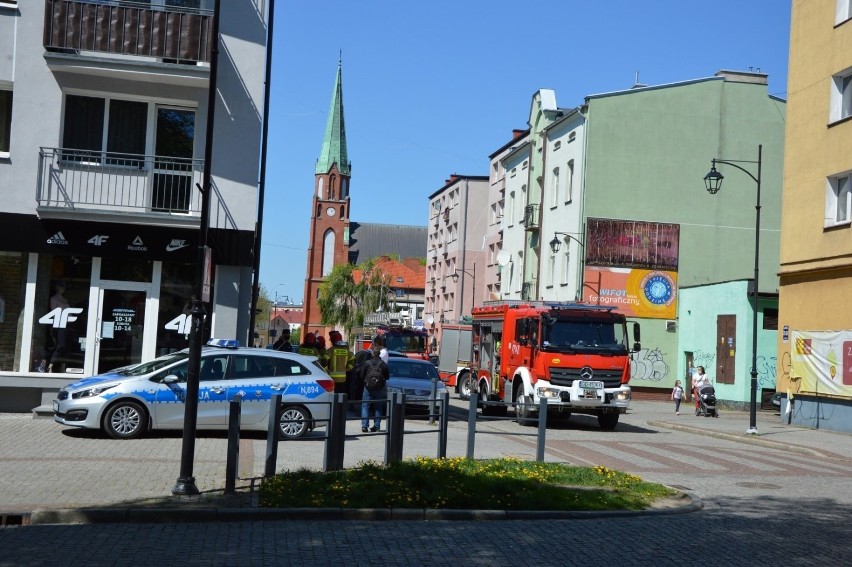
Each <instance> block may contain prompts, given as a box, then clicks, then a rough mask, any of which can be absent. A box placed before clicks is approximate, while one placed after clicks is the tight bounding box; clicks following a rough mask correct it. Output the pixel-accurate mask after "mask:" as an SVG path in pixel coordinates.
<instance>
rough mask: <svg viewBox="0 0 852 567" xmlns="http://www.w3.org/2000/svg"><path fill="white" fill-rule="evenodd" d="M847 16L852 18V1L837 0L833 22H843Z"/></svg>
mask: <svg viewBox="0 0 852 567" xmlns="http://www.w3.org/2000/svg"><path fill="white" fill-rule="evenodd" d="M849 18H852V1H850V0H837V7H836V12H835V17H834V24H835V25H837V24H839V23H842V22H845V21H846V20H848V19H849Z"/></svg>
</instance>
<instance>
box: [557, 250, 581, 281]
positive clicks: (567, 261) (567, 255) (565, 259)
mask: <svg viewBox="0 0 852 567" xmlns="http://www.w3.org/2000/svg"><path fill="white" fill-rule="evenodd" d="M568 248H569V247H568V246H566V247H565V251H564V252H563V253H562V282H561V283H562V284H563V285H564V284H567V283H568V271H569V268H570V267H571V251H570V250H569V249H568ZM581 291H582V290H581Z"/></svg>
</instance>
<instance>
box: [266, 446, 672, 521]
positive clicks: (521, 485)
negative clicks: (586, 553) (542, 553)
mask: <svg viewBox="0 0 852 567" xmlns="http://www.w3.org/2000/svg"><path fill="white" fill-rule="evenodd" d="M673 494H675V491H673V490H672V489H670V488H667V487H665V486H662V485H660V484H654V483H650V482H645V481H643V480H642V479H641V478H639V477H638V476H635V475H632V474H626V473H623V472H619V471H615V470H612V469H608V468H606V467H601V466H598V467H593V468H589V467H573V466H567V465H562V464H558V463H541V462H536V461H522V460H520V459H513V458H505V459H489V460H479V461H477V460H471V459H464V458H452V459H432V458H426V457H419V458H417V459H412V460H405V461H401V462H398V463H392V464H390V465H387V466H385V465H383V464H380V463H376V462H373V461H367V462H363V463H360V465H359V466H358V467H357V468H354V469H347V470H343V471H334V472H316V471H310V470H307V469H301V470H298V471H295V472H286V473H281V474H278V475H275V476H273V477H270V478H268V479H265V480H264V481H263V482H262V484H261V487H260V494H259V502H260V506H261V507H265V508H436V509H473V510H570V511H577V510H642V509H645V508H647V507H648V506H650V505H651V503H653V502H655V501H656V500H659V499H662V498H665V497H667V496H670V495H673Z"/></svg>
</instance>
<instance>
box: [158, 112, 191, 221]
mask: <svg viewBox="0 0 852 567" xmlns="http://www.w3.org/2000/svg"><path fill="white" fill-rule="evenodd" d="M194 139H195V112H194V111H192V110H186V109H180V108H166V107H158V108H157V123H156V134H155V145H154V153H155V158H154V174H153V175H154V177H153V192H152V195H151V209H152V210H154V211H166V212H170V213H188V212H190V210H192V201H193V199H192V197H193V186H192V174H193V160H192V155H193V145H194Z"/></svg>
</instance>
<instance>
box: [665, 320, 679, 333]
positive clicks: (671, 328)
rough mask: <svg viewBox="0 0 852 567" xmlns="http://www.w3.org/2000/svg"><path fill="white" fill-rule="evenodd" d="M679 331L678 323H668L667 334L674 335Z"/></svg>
mask: <svg viewBox="0 0 852 567" xmlns="http://www.w3.org/2000/svg"><path fill="white" fill-rule="evenodd" d="M675 331H677V321H666V332H667V333H674V332H675Z"/></svg>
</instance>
